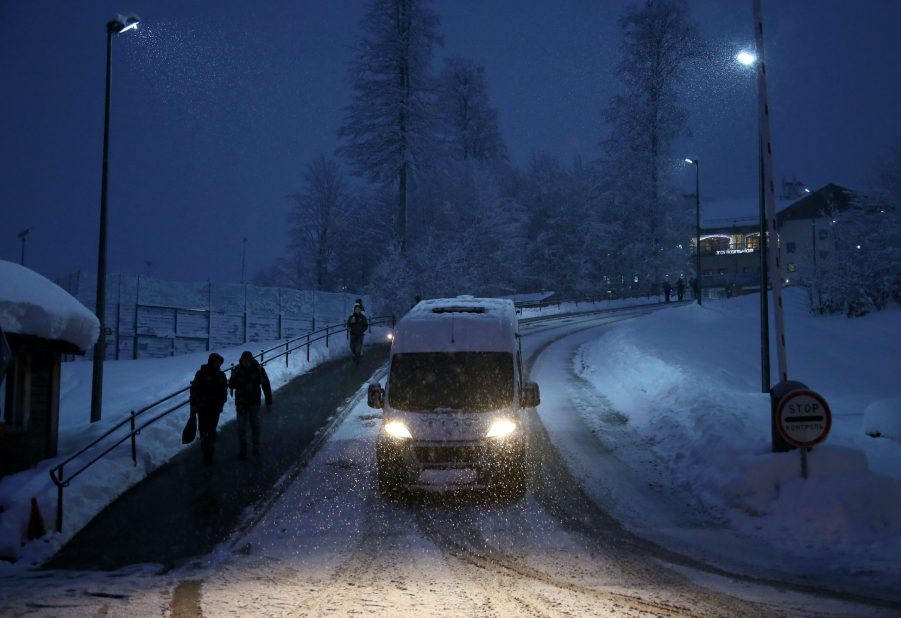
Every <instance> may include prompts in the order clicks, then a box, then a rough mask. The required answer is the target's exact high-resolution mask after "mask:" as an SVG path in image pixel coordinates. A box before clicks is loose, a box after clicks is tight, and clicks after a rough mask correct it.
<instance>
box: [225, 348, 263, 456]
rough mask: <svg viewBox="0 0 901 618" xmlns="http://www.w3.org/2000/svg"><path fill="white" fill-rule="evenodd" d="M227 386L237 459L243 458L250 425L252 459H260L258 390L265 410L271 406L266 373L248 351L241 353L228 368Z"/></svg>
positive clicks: (245, 452)
mask: <svg viewBox="0 0 901 618" xmlns="http://www.w3.org/2000/svg"><path fill="white" fill-rule="evenodd" d="M228 387H229V388H230V389H232V390H233V391H234V393H235V412H236V416H237V421H238V459H241V460H245V459H247V424H248V423H250V443H251V446H252V447H253V456H254V457H259V456H260V391H261V390H262V392H263V395H265V397H266V407H267V408H269V407H271V406H272V386H271V385H270V384H269V376H267V375H266V370H265V369H263V366H262V365H260V364H259V363H258V362H257V360H256V359H255V358H254V357H253V354H252V353H251V352H250V351H249V350H245V351H244V352H242V353H241V360H240V361H238V364H237V365H236V366H235V368H234V369H232V374H231V377H230V378H229V379H228Z"/></svg>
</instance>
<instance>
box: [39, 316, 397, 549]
mask: <svg viewBox="0 0 901 618" xmlns="http://www.w3.org/2000/svg"><path fill="white" fill-rule="evenodd" d="M394 321H395V319H394V316H393V315H384V316H375V317H373V318H371V319H370V320H369V328H370V329H371V328H372V327H373V326H384V325H387V326H389V327H392V328H393V326H394ZM345 332H347V327H346V325H345V324H343V323H342V324H332V325H327V326H325V327H324V328H320V329H318V330H315V331H311V332H308V333H305V334H303V335H298V336H297V337H294V338H292V339H287V340H285V342H284V343H279V344H278V345H275V346H272V347H271V348H268V349H265V350H261V351H260V353H259V354H254V355H253V356H254V358H257V357H258V358H259V361H260V364H261V365H264V366H265V365H266V364H268V363H270V362H272V361H275V360H276V359H279V358H281V357H282V356H284V357H285V366H287V365H288V360H289V358H290V354H291V352H294V351H296V350H299V349H300V348H302V347H304V346H306V348H307V361H308V362H309V360H310V345H311V344H313V343H316V342H317V341H322V340H323V339H324V340H325V342H326V347H328V342H329V338H330V337H332V336H334V335H337V334H339V333H345ZM322 333H324V334H322ZM298 342H299V343H298ZM294 344H296V345H294ZM292 345H293V347H292ZM282 348H284V349H283V350H282ZM276 350H279V353H278V354H276V355H275V356H270V357H269V358H266V354H267V353H268V354H271V353H272V352H274V351H276ZM234 366H235V365H234V364H232V365H231V367H230V368H231V369H233V368H234ZM190 388H191V386H190V384H189V385H188V386H185V387H183V388H181V389H179V390H177V391H174V392H172V393H169V394H168V395H165V396H163V397H161V398H159V399H157V400H156V401H153V402H151V403H149V404H147V405H145V406H144V407H143V408H140V409H138V410H132V411H131V412H130V414H129V416H128V417H126V418H123V419H122V420H121V421H119V422H117V423H116V424H115V425H113V426H112V427H110V428H109V429H107V430H106V431H105V432H103V433H102V434H101V435H99V436H98V437H96V438H95V439H94V440H92V441H91V442H90V443H88V444H86V445H85V446H83V447H82V448H80V449H79V450H78V451H76V452H75V453H73V454H72V455H70V456H69V457H67V458H66V459H65V460H63V461H62V462H60V463H59V464H57V465H55V466H54V467H53V468H51V469H50V471H49V474H50V479H51V480H52V481H53V484H54V485H56V488H57V509H56V531H57V532H62V528H63V489H64V488H66V487H68V486H69V483H71V482H72V480H74V479H75V478H76V477H78V476H79V475H80V474H81V473H82V472H84V471H85V470H87V469H88V468H90V467H91V466H93V465H94V464H95V463H97V462H98V461H100V460H101V459H103V458H104V457H106V456H107V455H108V454H109V453H111V452H112V451H113V450H114V449H115V448H116V447H118V446H119V445H121V444H122V443H124V442H125V441H126V440H129V439H130V440H131V459H132V463H133V464H134V465H137V463H138V456H137V443H136V439H137V436H138V435H139V434H140V433H141V431H143V430H144V429H146V428H147V427H149V426H151V425H153V424H154V423H156V422H157V421H159V420H161V419H163V418H165V417H166V416H169V415H170V414H172V413H173V412H175V411H177V410H179V409H181V408H182V407H184V406H185V405H187V404H188V402H189V399H187V398H186V399H185V400H184V401H181V402H180V403H177V404H175V405H173V406H171V407H169V408H168V409H166V410H164V411H162V412H160V413H159V414H157V415H156V416H153V417H152V418H150V419H149V420H147V421H146V422H144V423H142V424H140V425H139V426H138V425H137V422H136V421H137V419H138V417H140V416H141V415H142V414H144V413H146V412H148V411H150V410H152V409H154V408H156V407H158V406H159V405H160V404H163V403H165V402H167V401H170V400H172V399H173V398H175V397H177V396H179V395H182V394H184V393H186V392H188V391H189V390H190ZM127 424H128V425H131V428H130V431H129V432H128V433H126V434H123V435H122V436H121V437H119V438H118V439H117V440H115V441H114V442H113V443H112V444H111V445H109V446H107V447H106V448H105V450H103V451H102V452H100V453H98V454H97V455H95V456H94V457H93V458H92V459H91V460H90V461H88V462H87V463H84V464H83V465H81V466H80V467H79V468H78V469H76V470H75V472H73V473H71V474H70V475H69V476H68V477H64V476H63V471H64V467H65V466H66V465H68V464H70V463H72V462H73V461H75V460H76V459H78V458H79V457H81V456H82V455H84V454H85V453H86V452H88V451H89V450H91V449H92V448H94V447H95V446H97V445H98V444H100V443H101V442H102V441H104V440H105V439H106V438H108V437H109V436H111V435H112V434H113V433H115V432H116V431H118V430H119V429H121V428H122V427H124V426H125V425H127Z"/></svg>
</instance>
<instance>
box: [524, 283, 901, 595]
mask: <svg viewBox="0 0 901 618" xmlns="http://www.w3.org/2000/svg"><path fill="white" fill-rule="evenodd" d="M784 300H785V306H786V309H785V324H786V347H787V366H788V375H789V378H790V379H792V380H798V381H801V382H803V383H805V384H806V385H807V386H808V387H809V388H810V389H812V390H814V391H817V392H818V393H819V394H821V395H822V396H823V397H824V398H825V399H826V401H827V402H828V403H829V405H830V408H831V410H832V419H833V423H832V428H831V431H830V433H829V435H828V438H827V439H826V440H825V442H823V443H822V444H820V445H818V446H815V447H814V448H813V449H812V451H811V452H810V453H809V456H808V467H809V474H808V478H807V479H804V478H802V476H801V461H800V460H801V458H800V453H799V451H797V450H795V451H791V452H782V453H774V452H772V449H771V423H770V404H769V396H768V395H766V394H761V393H760V390H761V387H760V385H761V379H760V375H761V374H760V361H759V358H760V343H759V332H760V331H759V322H758V320H759V297H758V296H756V295H755V296H744V297H740V298H734V299H731V300H723V301H708V302H706V303H705V304H704V305H703V306H698V305H695V304H691V305H685V306H680V307H674V308H672V309H670V310H666V311H658V312H655V313H652V314H649V315H647V316H645V317H642V318H640V319H637V320H633V321H627V322H623V323H622V324H619V325H616V326H614V327H612V328H611V329H609V330H606V331H605V333H604V334H603V336H601V337H599V338H598V337H597V336H596V335H591V334H589V335H586V336H585V337H584V339H585V340H584V342H581V343H579V344H578V345H576V346H575V347H574V349H575V350H576V351H575V353H574V354H573V355H572V356H571V357H569V358H549V357H546V356H547V355H546V356H543V357H542V359H541V362H540V363H539V366H538V367H537V369H538V370H539V372H540V370H541V367H542V363H547V364H548V365H554V364H555V363H558V364H566V363H567V362H568V363H571V365H572V367H573V368H574V370H575V373H576V374H577V375H578V376H580V377H581V378H582V379H583V380H584V383H582V384H575V385H573V384H566V385H563V384H542V388H543V392H542V399H543V405H542V407H541V408H540V413H541V416H542V419H543V420H544V421H545V424H546V425H548V429H549V433H550V434H551V436H552V438H553V439H554V440H555V442H558V446H559V447H560V449H561V451H562V452H564V453H565V454H567V455H568V456H569V458H570V461H571V463H570V465H571V466H572V467H573V469H574V470H576V472H577V475H578V476H580V477H581V478H582V479H583V481H584V484H585V486H586V488H587V489H588V490H589V491H590V492H591V493H592V494H593V496H594V497H595V498H596V499H597V500H598V501H600V502H601V503H602V504H604V505H605V506H606V507H608V508H612V510H613V511H614V512H615V513H616V514H618V515H619V516H620V517H621V519H622V520H623V521H624V522H625V523H626V525H627V527H630V528H632V529H633V530H636V531H638V532H639V534H640V536H645V537H650V538H654V539H656V540H660V541H661V542H665V543H667V544H669V545H672V544H673V543H675V544H676V545H677V546H679V547H682V548H684V549H690V548H694V550H693V551H692V552H691V553H693V554H699V555H702V556H704V557H706V559H707V560H710V561H713V562H714V563H717V564H721V565H724V566H727V567H733V568H734V567H735V565H740V566H741V567H747V566H748V565H751V566H752V567H753V568H754V569H755V570H757V571H758V572H763V573H767V574H772V575H774V576H778V574H779V573H780V572H784V571H793V570H798V569H799V568H800V567H801V566H802V565H804V564H807V565H816V566H817V567H818V568H817V571H818V572H819V573H822V571H823V567H825V568H827V569H828V570H831V571H832V572H834V573H835V574H836V576H839V575H849V576H853V575H854V574H860V575H861V577H860V581H861V582H862V583H863V582H866V583H868V584H874V585H876V586H877V587H878V586H880V585H881V586H882V587H885V588H887V589H890V588H891V587H892V585H893V584H892V582H894V583H895V585H896V584H897V583H898V582H901V563H899V561H898V556H899V555H901V442H899V440H901V438H899V436H901V361H899V359H901V310H899V309H898V308H893V309H890V310H887V311H883V312H878V313H875V314H872V315H868V316H866V317H864V318H860V319H847V318H845V317H841V316H830V317H815V316H812V315H810V314H809V313H808V311H807V309H806V306H805V302H804V295H803V293H802V291H801V290H798V289H789V290H787V291H786V294H785V298H784ZM569 349H573V348H569ZM550 352H552V350H551V351H550ZM551 355H552V354H551ZM773 357H774V360H773V364H772V366H773V375H776V374H777V371H776V361H775V351H773ZM774 381H775V380H774ZM561 387H562V388H563V389H564V391H565V392H564V393H559V392H556V391H557V390H558V389H560V388H561ZM561 398H565V399H568V400H575V401H576V404H577V406H578V407H579V409H580V412H581V414H580V416H581V419H580V420H581V422H582V423H583V426H584V427H588V428H590V430H591V431H592V432H594V433H595V435H596V436H597V437H598V438H599V439H600V440H601V442H602V443H605V444H607V445H608V446H609V447H610V448H611V449H613V450H615V451H616V452H617V454H616V458H617V460H618V461H620V462H622V463H626V464H627V466H626V468H627V469H632V470H633V471H637V472H636V475H637V476H638V477H639V480H640V481H643V486H641V487H634V486H632V485H631V484H630V483H629V481H630V480H635V479H634V478H632V479H630V478H629V477H626V478H619V479H610V478H609V477H607V476H605V475H604V470H603V469H602V468H601V466H599V462H598V461H597V457H596V454H593V455H592V458H591V459H590V460H589V459H586V458H580V453H581V452H582V451H580V450H579V449H578V448H577V447H576V446H574V445H575V444H577V442H576V441H574V440H571V441H569V442H567V436H566V434H565V432H562V433H561V432H560V431H555V427H557V426H559V425H560V424H561V422H562V421H561V420H560V419H559V418H556V415H555V413H554V411H553V402H554V401H555V400H558V399H561ZM876 433H878V434H881V437H878V438H876V437H871V435H870V434H876ZM649 466H653V467H654V468H656V473H653V474H652V472H653V471H650V470H649V469H648V468H649ZM641 470H644V471H645V473H647V474H648V476H647V477H644V476H642V474H641V472H640V471H641ZM648 483H650V484H651V485H652V486H650V487H649V486H648ZM654 485H658V487H657V488H656V490H655V487H654ZM649 493H653V494H657V495H658V497H662V496H666V495H670V494H679V495H682V496H684V495H685V494H686V493H688V494H690V495H693V496H694V497H695V499H696V501H697V503H696V504H695V505H694V513H692V512H691V510H686V511H685V512H684V513H681V514H677V513H676V512H675V511H677V510H678V509H679V507H674V509H673V511H671V512H666V513H655V512H649V509H651V508H653V507H654V506H655V505H656V506H658V507H659V505H660V504H661V503H660V502H654V500H651V499H649ZM661 499H664V498H661ZM663 504H666V502H663ZM710 522H716V528H717V529H718V530H717V531H713V530H711V529H710ZM722 531H726V533H727V535H728V537H729V538H730V539H732V540H735V539H742V540H743V541H744V542H743V543H740V544H733V543H730V542H729V541H728V540H727V539H726V538H725V537H724V534H723V533H722ZM699 547H700V548H701V549H698V548H699ZM749 548H751V549H750V550H749ZM739 549H740V553H737V552H738V551H739ZM776 562H778V563H779V564H776ZM796 567H797V568H796ZM799 572H803V571H799ZM810 583H816V582H810ZM821 583H828V582H821Z"/></svg>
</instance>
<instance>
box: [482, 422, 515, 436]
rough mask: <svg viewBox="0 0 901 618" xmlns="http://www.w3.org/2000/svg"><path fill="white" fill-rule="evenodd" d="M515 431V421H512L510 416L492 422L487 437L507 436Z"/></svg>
mask: <svg viewBox="0 0 901 618" xmlns="http://www.w3.org/2000/svg"><path fill="white" fill-rule="evenodd" d="M514 431H516V423H515V422H513V421H511V420H510V419H509V418H499V419H497V420H496V421H494V422H493V423H491V427H490V428H489V429H488V433H487V434H485V437H486V438H506V437H507V436H509V435H510V434H512V433H513V432H514Z"/></svg>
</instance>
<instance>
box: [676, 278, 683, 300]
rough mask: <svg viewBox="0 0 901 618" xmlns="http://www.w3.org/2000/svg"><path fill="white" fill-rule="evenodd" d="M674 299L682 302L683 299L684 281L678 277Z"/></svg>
mask: <svg viewBox="0 0 901 618" xmlns="http://www.w3.org/2000/svg"><path fill="white" fill-rule="evenodd" d="M676 297H678V299H679V300H682V299H683V298H684V297H685V279H683V278H682V277H679V280H678V281H676Z"/></svg>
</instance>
